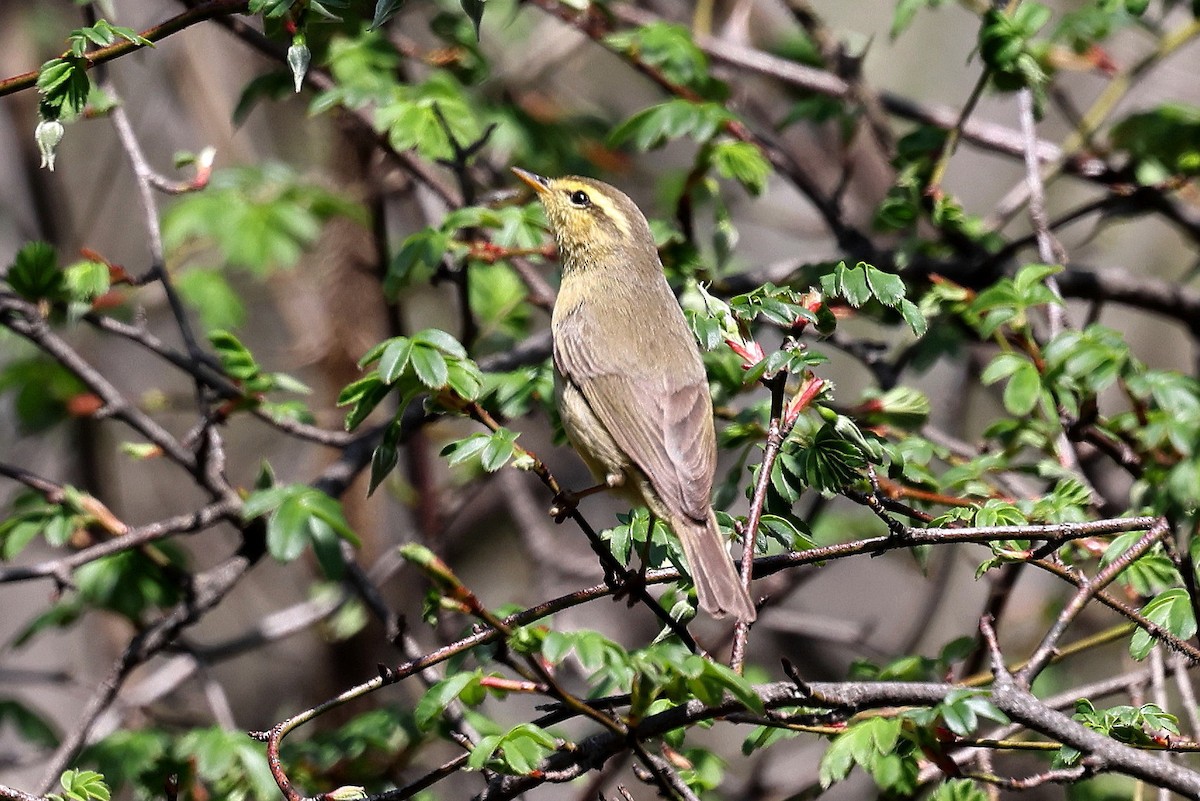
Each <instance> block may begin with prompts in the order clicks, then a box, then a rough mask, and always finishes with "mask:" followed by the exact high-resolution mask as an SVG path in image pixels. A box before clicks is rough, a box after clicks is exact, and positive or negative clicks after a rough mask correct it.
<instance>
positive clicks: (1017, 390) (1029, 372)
mask: <svg viewBox="0 0 1200 801" xmlns="http://www.w3.org/2000/svg"><path fill="white" fill-rule="evenodd" d="M1041 391H1042V378H1041V376H1039V375H1038V371H1037V368H1036V367H1034V366H1033V364H1032V363H1031V362H1023V363H1022V364H1021V365H1020V366H1019V367H1018V368H1017V369H1016V371H1015V372H1014V373H1013V374H1012V377H1011V378H1010V379H1009V380H1008V384H1007V386H1005V387H1004V408H1005V409H1007V410H1008V412H1009V414H1013V415H1016V416H1018V417H1022V416H1024V415H1027V414H1029V413H1030V412H1032V411H1033V408H1034V407H1035V406H1036V405H1037V402H1038V398H1039V397H1040V396H1041Z"/></svg>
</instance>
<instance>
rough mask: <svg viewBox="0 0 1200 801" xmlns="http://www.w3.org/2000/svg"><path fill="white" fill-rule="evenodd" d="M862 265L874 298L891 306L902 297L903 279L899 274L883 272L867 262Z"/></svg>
mask: <svg viewBox="0 0 1200 801" xmlns="http://www.w3.org/2000/svg"><path fill="white" fill-rule="evenodd" d="M863 266H864V267H865V268H866V278H867V286H868V287H869V288H870V290H871V294H872V295H874V296H875V299H876V300H878V301H879V302H880V303H882V304H883V305H884V306H887V307H889V308H892V307H895V306H896V305H897V304H898V303H900V301H902V300H903V299H904V291H905V290H904V280H903V279H902V278H901V277H900V276H898V275H896V274H894V273H885V272H884V271H883V270H878V269H876V268H874V267H872V266H871V265H869V264H865V265H863Z"/></svg>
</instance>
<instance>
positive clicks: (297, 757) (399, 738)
mask: <svg viewBox="0 0 1200 801" xmlns="http://www.w3.org/2000/svg"><path fill="white" fill-rule="evenodd" d="M421 741H422V733H421V732H420V731H418V729H417V727H416V725H415V724H414V722H413V718H412V713H411V711H409V710H405V709H401V708H400V707H398V706H391V705H385V706H380V707H377V708H375V709H370V710H367V711H365V712H362V713H360V714H358V715H355V716H354V717H353V718H352V719H350V720H349V721H347V722H346V723H344V724H342V725H341V726H338V727H337V728H334V729H330V730H324V731H318V732H317V733H315V734H314V735H312V736H311V737H309V738H307V739H303V740H293V739H288V740H285V741H284V743H283V746H282V749H281V754H282V757H283V760H284V763H285V764H287V765H288V766H289V769H290V770H289V775H290V776H291V777H292V778H293V781H297V780H298V782H299V783H300V785H301V786H307V787H311V788H314V790H315V789H320V788H325V787H328V784H329V777H330V776H336V777H337V779H338V781H340V782H343V783H346V782H354V783H356V784H359V785H364V786H365V787H366V789H367V790H369V791H370V792H383V791H384V790H387V789H391V788H392V787H393V786H394V785H393V784H392V783H391V782H390V780H389V778H390V777H389V771H390V770H391V769H392V767H393V766H394V761H395V759H396V755H397V754H403V753H405V752H406V751H407V750H408V749H410V748H412V747H414V746H417V745H419V744H420V743H421ZM275 792H278V789H276V790H275ZM312 794H313V795H315V794H316V793H312ZM263 797H264V798H269V797H270V795H267V796H263Z"/></svg>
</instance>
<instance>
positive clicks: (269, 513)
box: [242, 484, 360, 578]
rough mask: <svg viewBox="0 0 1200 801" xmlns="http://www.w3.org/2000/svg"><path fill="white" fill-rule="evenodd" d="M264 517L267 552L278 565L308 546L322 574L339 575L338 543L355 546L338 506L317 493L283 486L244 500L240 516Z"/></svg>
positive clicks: (305, 488) (340, 569) (291, 485)
mask: <svg viewBox="0 0 1200 801" xmlns="http://www.w3.org/2000/svg"><path fill="white" fill-rule="evenodd" d="M263 516H266V517H267V550H268V551H270V553H271V555H272V556H273V557H275V558H276V559H278V560H279V561H280V562H291V561H293V560H294V559H296V558H297V557H299V556H300V555H301V554H302V553H304V551H305V550H306V549H307V548H308V547H309V546H310V545H311V546H312V548H313V553H314V555H315V556H316V557H317V561H318V562H319V563H320V565H321V568H322V569H323V570H324V571H325V575H327V576H329V577H330V578H338V577H340V576H341V575H342V570H343V568H344V566H345V565H344V562H343V560H342V555H341V549H340V545H339V543H340V541H341V540H345V541H346V542H349V543H350V544H351V545H353V546H355V547H358V545H359V544H360V543H359V539H358V535H357V534H355V533H354V529H352V528H351V527H350V524H349V523H348V522H346V517H345V515H344V514H343V512H342V504H341V503H340V502H339V501H337V500H336V499H334V498H330V497H329V496H328V495H326V494H325V493H323V492H321V491H320V490H318V489H316V488H314V487H309V486H305V485H303V484H286V485H282V486H273V487H267V488H265V489H260V490H257V491H255V492H253V493H251V495H250V496H249V497H248V498H246V502H245V504H243V506H242V517H243V519H245V520H253V519H255V518H258V517H263Z"/></svg>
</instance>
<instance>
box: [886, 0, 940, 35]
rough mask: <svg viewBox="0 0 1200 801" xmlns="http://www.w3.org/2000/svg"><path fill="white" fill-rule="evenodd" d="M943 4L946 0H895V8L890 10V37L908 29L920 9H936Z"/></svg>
mask: <svg viewBox="0 0 1200 801" xmlns="http://www.w3.org/2000/svg"><path fill="white" fill-rule="evenodd" d="M945 4H946V0H897V2H896V10H895V11H894V12H892V28H891V37H892V39H897V38H899V36H900V34H902V33H904V31H905V30H907V29H908V26H909V25H911V24H912V21H913V20H914V19H915V18H916V16H917V12H918V11H920V10H921V9H923V8H931V9H936V8H940V7H942V6H943V5H945Z"/></svg>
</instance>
